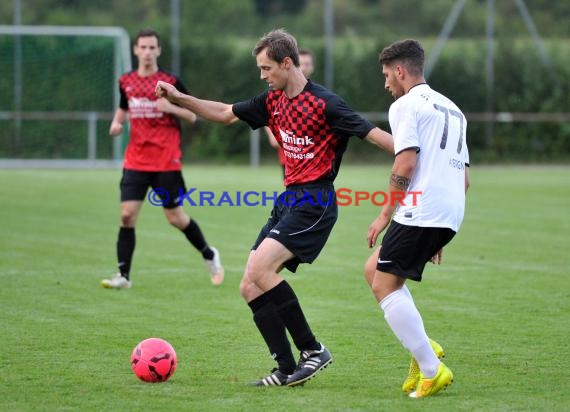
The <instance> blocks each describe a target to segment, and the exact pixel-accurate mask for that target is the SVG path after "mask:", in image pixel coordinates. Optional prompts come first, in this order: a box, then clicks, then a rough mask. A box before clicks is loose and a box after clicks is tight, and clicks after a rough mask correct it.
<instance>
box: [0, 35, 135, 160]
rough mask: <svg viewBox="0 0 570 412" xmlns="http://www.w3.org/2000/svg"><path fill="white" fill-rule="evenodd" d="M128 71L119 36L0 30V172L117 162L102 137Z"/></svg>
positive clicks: (114, 148)
mask: <svg viewBox="0 0 570 412" xmlns="http://www.w3.org/2000/svg"><path fill="white" fill-rule="evenodd" d="M130 69H131V52H130V40H129V36H128V34H127V32H126V31H125V30H124V29H122V28H118V27H67V26H63V27H59V26H58V27H55V26H0V74H1V75H0V96H2V99H0V166H3V167H33V166H34V165H37V166H41V167H46V166H50V165H52V166H57V167H65V166H73V167H95V166H98V165H106V166H108V165H110V164H116V163H117V162H120V158H121V154H122V149H123V141H125V140H126V136H123V138H122V139H121V138H116V139H112V138H111V137H109V134H108V129H109V123H110V121H111V119H112V116H113V113H114V110H115V109H116V107H117V106H118V101H119V91H118V83H117V81H118V78H119V76H120V75H121V74H122V73H123V72H125V71H128V70H130ZM125 133H127V132H125Z"/></svg>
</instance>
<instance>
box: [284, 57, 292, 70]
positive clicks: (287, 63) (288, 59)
mask: <svg viewBox="0 0 570 412" xmlns="http://www.w3.org/2000/svg"><path fill="white" fill-rule="evenodd" d="M282 64H283V67H284V68H285V69H287V70H289V69H290V68H291V67H293V60H292V59H291V57H285V58H284V59H283V62H282Z"/></svg>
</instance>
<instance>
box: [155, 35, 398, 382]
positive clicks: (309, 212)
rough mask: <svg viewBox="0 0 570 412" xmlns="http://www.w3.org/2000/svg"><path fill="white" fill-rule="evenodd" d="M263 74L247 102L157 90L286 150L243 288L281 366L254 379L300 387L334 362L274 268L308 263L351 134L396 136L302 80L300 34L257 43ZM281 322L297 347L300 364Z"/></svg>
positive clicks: (323, 235)
mask: <svg viewBox="0 0 570 412" xmlns="http://www.w3.org/2000/svg"><path fill="white" fill-rule="evenodd" d="M253 55H254V56H255V58H256V61H257V67H258V68H259V71H260V76H261V79H262V80H264V81H265V82H267V83H268V85H269V86H270V87H269V88H268V89H266V90H265V91H264V92H262V93H261V94H259V95H258V96H256V97H254V98H252V99H251V100H248V101H243V102H240V103H235V104H233V105H231V104H225V103H221V102H215V101H210V100H201V99H198V98H196V97H193V96H190V95H187V94H185V93H183V92H181V91H179V90H177V89H176V87H175V86H174V85H172V84H169V83H167V82H163V81H159V82H158V83H157V85H156V92H157V96H159V97H166V98H167V99H168V100H170V101H171V102H174V103H176V104H179V105H180V106H182V107H186V108H188V109H189V110H192V111H193V112H195V113H197V114H198V115H200V116H201V117H203V118H205V119H208V120H211V121H215V122H220V123H225V124H231V123H234V122H236V121H238V120H242V121H245V122H247V123H248V124H249V126H250V127H252V128H254V129H257V128H260V127H264V126H269V127H270V129H271V131H272V132H273V134H274V135H275V137H276V138H277V141H278V142H279V144H280V145H281V147H282V148H283V152H284V153H285V180H284V184H285V186H286V189H287V191H286V192H284V195H282V196H280V197H279V198H278V200H277V201H276V202H275V206H274V208H273V210H272V212H271V216H270V218H269V220H268V221H267V223H266V224H265V226H263V228H262V229H261V231H260V233H259V235H258V238H257V240H256V242H255V243H254V245H253V247H252V250H251V252H250V254H249V258H248V260H247V264H246V268H245V272H244V275H243V278H242V281H241V283H240V293H241V295H242V297H243V298H244V300H245V301H246V302H247V304H248V305H249V307H250V308H251V310H252V312H253V319H254V322H255V324H256V326H257V328H258V329H259V331H260V333H261V335H262V336H263V338H264V340H265V342H266V344H267V346H268V348H269V351H270V353H271V354H272V357H273V358H274V359H275V360H276V361H277V366H278V367H277V368H275V369H274V370H272V371H271V373H270V374H269V375H268V376H266V377H265V378H263V379H260V380H258V381H255V382H252V384H253V385H256V386H269V385H278V386H279V385H287V386H296V385H301V384H303V383H304V382H306V381H308V380H309V379H311V378H312V377H313V376H314V375H315V374H316V373H317V372H319V371H320V370H322V369H323V368H325V367H326V366H327V365H329V364H330V363H331V362H332V355H331V353H330V352H329V351H328V350H327V349H326V348H325V346H324V345H323V344H322V343H321V342H319V341H317V339H316V337H315V335H314V334H313V332H312V331H311V328H310V327H309V325H308V323H307V320H306V318H305V315H304V313H303V310H302V309H301V305H300V303H299V300H298V299H297V296H296V295H295V292H294V291H293V289H292V288H291V286H290V285H289V283H287V281H286V280H284V279H283V278H282V277H281V276H280V275H279V273H280V272H281V270H282V269H283V268H287V269H288V270H289V271H291V272H295V271H296V270H297V267H298V266H299V264H301V263H312V262H313V261H314V260H315V259H316V257H317V256H318V254H319V253H320V251H321V250H322V248H323V247H324V245H325V243H326V241H327V239H328V237H329V234H330V232H331V230H332V228H333V226H334V223H335V222H336V219H337V214H338V213H337V204H336V198H335V189H334V185H333V182H334V179H335V177H336V175H337V173H338V170H339V166H340V163H341V160H342V154H343V152H344V151H345V149H346V146H347V144H348V139H349V137H350V136H354V135H355V136H358V137H360V138H361V139H365V140H368V141H370V142H371V143H374V144H376V145H378V146H380V147H382V148H384V149H385V150H386V151H388V152H390V153H393V141H392V136H391V135H390V134H389V133H386V132H384V131H382V130H380V129H379V128H377V127H374V125H372V124H371V123H370V122H368V121H367V120H365V119H364V118H363V117H362V116H360V115H359V114H357V113H356V112H354V111H353V110H352V109H351V108H349V107H348V106H347V104H346V103H345V102H344V101H343V100H342V99H341V98H340V97H338V96H337V95H336V94H334V93H333V92H331V91H329V90H327V89H326V88H324V87H322V86H320V85H318V84H315V83H313V82H312V81H310V80H307V79H306V78H305V76H304V75H303V72H302V71H301V69H300V67H299V54H298V49H297V41H296V40H295V38H294V37H293V36H291V35H290V34H289V33H287V32H286V31H285V30H283V29H279V30H274V31H272V32H270V33H268V34H266V35H265V36H263V37H262V38H261V39H260V40H259V41H258V43H257V45H256V46H255V48H254V50H253ZM287 331H288V332H289V334H290V335H291V338H292V340H293V342H294V344H295V346H296V347H297V349H299V350H300V351H301V356H300V359H299V362H298V363H296V362H295V359H294V357H293V353H292V351H291V345H290V343H289V340H288V338H287Z"/></svg>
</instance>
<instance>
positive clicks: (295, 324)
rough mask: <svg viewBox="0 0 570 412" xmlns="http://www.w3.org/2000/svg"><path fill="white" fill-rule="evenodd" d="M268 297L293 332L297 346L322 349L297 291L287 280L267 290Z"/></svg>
mask: <svg viewBox="0 0 570 412" xmlns="http://www.w3.org/2000/svg"><path fill="white" fill-rule="evenodd" d="M266 295H267V297H268V298H269V300H271V302H272V303H273V305H275V310H276V311H277V314H278V315H279V317H280V318H281V321H282V322H283V324H284V325H285V327H286V328H287V330H288V331H289V333H290V334H291V338H293V342H295V346H297V349H299V350H313V349H320V345H319V343H318V342H317V340H316V339H315V335H313V332H312V331H311V328H310V327H309V324H308V323H307V319H305V315H304V313H303V310H302V309H301V305H300V304H299V300H298V299H297V296H296V295H295V292H294V291H293V289H292V288H291V286H289V284H288V283H287V281H285V280H284V281H283V282H281V283H280V284H278V285H277V286H275V287H274V288H273V289H271V290H268V291H267V292H266Z"/></svg>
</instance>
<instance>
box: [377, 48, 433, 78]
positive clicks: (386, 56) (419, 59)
mask: <svg viewBox="0 0 570 412" xmlns="http://www.w3.org/2000/svg"><path fill="white" fill-rule="evenodd" d="M378 62H379V63H380V65H381V66H382V65H386V66H391V65H393V64H394V63H401V64H402V65H403V66H404V67H406V69H407V70H408V72H410V74H413V75H416V76H421V75H423V72H424V49H423V47H422V46H421V44H420V43H419V42H418V41H417V40H411V39H407V40H401V41H397V42H395V43H392V44H391V45H389V46H387V47H385V48H384V50H382V52H381V53H380V56H378Z"/></svg>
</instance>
